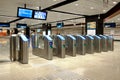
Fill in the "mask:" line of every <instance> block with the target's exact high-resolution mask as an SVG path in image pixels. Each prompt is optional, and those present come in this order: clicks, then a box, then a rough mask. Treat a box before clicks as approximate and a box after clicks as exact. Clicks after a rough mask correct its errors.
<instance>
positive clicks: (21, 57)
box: [19, 36, 29, 64]
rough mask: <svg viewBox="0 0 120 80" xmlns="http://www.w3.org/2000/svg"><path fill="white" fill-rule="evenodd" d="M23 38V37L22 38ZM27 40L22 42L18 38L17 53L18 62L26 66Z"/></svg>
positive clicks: (21, 39)
mask: <svg viewBox="0 0 120 80" xmlns="http://www.w3.org/2000/svg"><path fill="white" fill-rule="evenodd" d="M24 37H25V36H24ZM28 54H29V52H28V40H27V41H24V40H23V38H22V37H20V51H19V61H20V62H21V63H23V64H28Z"/></svg>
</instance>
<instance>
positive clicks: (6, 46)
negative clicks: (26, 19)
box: [0, 36, 10, 63]
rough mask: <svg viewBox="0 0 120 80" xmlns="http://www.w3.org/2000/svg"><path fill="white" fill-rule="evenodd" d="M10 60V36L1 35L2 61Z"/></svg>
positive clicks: (0, 61)
mask: <svg viewBox="0 0 120 80" xmlns="http://www.w3.org/2000/svg"><path fill="white" fill-rule="evenodd" d="M9 61H10V37H8V36H7V37H0V63H4V62H9Z"/></svg>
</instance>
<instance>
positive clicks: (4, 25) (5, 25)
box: [0, 23, 10, 27]
mask: <svg viewBox="0 0 120 80" xmlns="http://www.w3.org/2000/svg"><path fill="white" fill-rule="evenodd" d="M0 27H10V24H9V23H0Z"/></svg>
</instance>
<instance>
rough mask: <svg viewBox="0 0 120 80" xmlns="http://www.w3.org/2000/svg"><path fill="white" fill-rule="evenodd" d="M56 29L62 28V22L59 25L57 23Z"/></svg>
mask: <svg viewBox="0 0 120 80" xmlns="http://www.w3.org/2000/svg"><path fill="white" fill-rule="evenodd" d="M56 26H57V28H62V27H63V26H64V23H63V22H60V23H57V25H56Z"/></svg>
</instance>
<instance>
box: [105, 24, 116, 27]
mask: <svg viewBox="0 0 120 80" xmlns="http://www.w3.org/2000/svg"><path fill="white" fill-rule="evenodd" d="M104 26H105V27H108V28H115V27H116V23H104Z"/></svg>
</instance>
